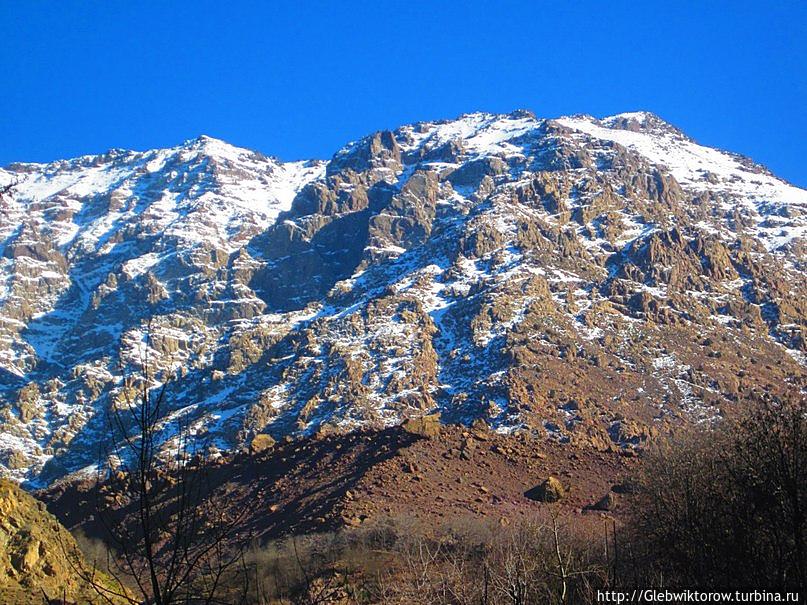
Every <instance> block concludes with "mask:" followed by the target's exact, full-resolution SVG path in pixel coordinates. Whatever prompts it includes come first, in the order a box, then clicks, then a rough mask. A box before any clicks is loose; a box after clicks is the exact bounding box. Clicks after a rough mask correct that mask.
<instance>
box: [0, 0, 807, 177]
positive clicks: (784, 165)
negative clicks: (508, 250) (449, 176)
mask: <svg viewBox="0 0 807 605" xmlns="http://www.w3.org/2000/svg"><path fill="white" fill-rule="evenodd" d="M805 57H807V2H804V1H798V2H784V1H782V2H770V3H768V2H742V1H736V2H722V1H716V0H715V1H708V2H703V1H700V2H674V1H665V2H652V1H650V0H648V1H645V2H637V1H632V2H622V1H620V0H614V1H610V2H582V1H581V2H566V1H557V2H541V1H533V2H515V1H513V2H508V1H501V2H496V1H495V0H486V1H484V2H477V1H474V0H465V1H463V2H414V1H410V2H391V1H390V2H384V1H380V0H377V1H375V2H347V1H345V2H336V1H334V2H321V3H320V2H286V3H280V2H272V1H266V2H237V1H234V0H231V1H229V2H205V1H201V2H180V1H178V0H177V1H172V2H150V1H147V0H143V1H139V2H122V1H109V2H101V1H97V2H96V1H81V2H78V1H76V2H73V1H69V0H61V1H60V2H44V1H36V0H31V1H25V2H22V1H19V0H0V74H2V76H3V79H4V82H5V85H4V86H3V92H2V94H0V165H4V164H7V163H9V162H12V161H16V160H24V161H47V160H52V159H57V158H63V157H71V156H75V155H80V154H86V153H98V152H102V151H104V150H106V149H109V148H111V147H123V148H133V149H145V148H151V147H158V146H171V145H176V144H178V143H180V142H181V141H183V140H185V139H189V138H193V137H195V136H197V135H198V134H202V133H204V134H209V135H211V136H216V137H220V138H223V139H225V140H227V141H229V142H231V143H233V144H236V145H241V146H244V147H251V148H254V149H258V150H260V151H263V152H264V153H267V154H272V155H277V156H280V157H281V158H283V159H299V158H307V157H322V158H327V157H330V156H331V155H332V154H333V152H334V151H336V150H337V149H338V148H339V147H340V146H341V145H343V144H344V143H346V142H347V141H349V140H352V139H355V138H357V137H360V136H362V135H364V134H367V133H369V132H372V131H374V130H378V129H382V128H390V127H394V126H397V125H400V124H403V123H407V122H412V121H417V120H425V119H434V118H448V117H454V116H457V115H459V114H461V113H466V112H471V111H477V110H485V111H492V112H509V111H511V110H513V109H515V108H522V107H524V108H529V109H532V110H533V111H535V112H536V113H537V114H538V115H539V116H546V117H555V116H559V115H564V114H572V113H590V114H593V115H595V116H603V115H609V114H613V113H619V112H622V111H631V110H638V109H646V110H650V111H653V112H655V113H657V114H659V115H661V116H662V117H663V118H665V119H667V120H668V121H670V122H672V123H673V124H675V125H677V126H679V127H680V128H682V129H683V130H684V131H686V132H687V133H688V134H690V135H691V136H693V137H694V138H695V139H697V140H698V141H699V142H701V143H704V144H708V145H713V146H718V147H721V148H724V149H730V150H732V151H737V152H740V153H744V154H746V155H750V156H751V157H753V158H754V159H756V160H757V161H760V162H762V163H764V164H766V165H768V166H769V167H770V168H771V169H772V170H774V172H776V173H777V174H779V175H780V176H783V177H785V178H787V179H789V180H791V181H792V182H794V183H796V184H798V185H801V186H802V187H807V168H806V167H807V162H805V152H804V145H805V143H807V111H806V109H807V67H805Z"/></svg>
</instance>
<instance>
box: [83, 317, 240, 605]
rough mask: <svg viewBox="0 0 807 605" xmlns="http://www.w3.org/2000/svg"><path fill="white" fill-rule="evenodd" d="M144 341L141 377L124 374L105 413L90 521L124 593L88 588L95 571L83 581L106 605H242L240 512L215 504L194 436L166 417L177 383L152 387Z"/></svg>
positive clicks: (207, 463) (178, 419) (204, 455)
mask: <svg viewBox="0 0 807 605" xmlns="http://www.w3.org/2000/svg"><path fill="white" fill-rule="evenodd" d="M150 334H151V330H150V329H149V332H148V334H147V336H146V347H145V352H144V353H141V363H140V367H141V369H140V371H139V372H137V373H131V372H125V371H124V376H125V378H124V383H123V388H122V390H121V397H120V398H119V400H118V401H116V402H113V403H112V404H111V405H110V411H109V414H108V418H107V424H108V430H109V436H108V440H107V441H106V442H105V443H104V444H103V447H102V450H101V453H102V459H101V461H100V463H99V465H98V473H97V480H96V489H95V494H96V510H97V517H98V519H99V521H100V522H101V523H102V524H103V527H104V529H105V532H106V538H107V540H109V542H110V545H111V550H110V554H109V557H108V559H109V560H108V565H107V567H108V573H109V574H110V575H112V576H113V577H114V578H115V580H116V581H117V584H118V585H119V586H122V585H128V586H129V587H130V588H131V589H130V590H121V589H120V588H114V587H110V586H109V585H108V584H104V583H100V582H97V581H93V574H94V571H95V570H94V569H93V570H89V571H90V572H92V573H91V574H85V577H88V579H90V580H91V581H93V586H94V587H95V588H96V591H97V592H98V593H99V595H100V596H101V597H102V598H104V599H105V600H107V601H109V602H116V603H119V602H122V601H123V602H129V603H132V604H134V603H138V604H147V605H180V604H182V605H202V604H204V605H214V604H217V603H225V602H226V603H234V602H243V601H244V600H245V599H246V594H247V590H248V577H249V574H248V573H246V570H245V568H244V565H243V548H244V546H245V545H246V543H247V542H248V536H244V535H241V534H240V531H239V523H240V522H241V521H242V519H243V515H244V514H245V511H244V509H243V508H241V509H240V510H239V509H238V508H237V507H231V506H220V505H218V504H217V503H216V501H215V494H214V483H215V482H214V481H213V477H212V473H213V472H214V470H215V467H214V465H212V464H211V460H210V456H209V450H208V448H207V447H206V444H204V443H201V444H200V443H198V442H197V440H196V439H195V436H194V435H193V434H192V433H191V430H190V426H189V421H188V419H187V417H186V415H184V414H182V413H172V412H173V410H171V407H170V405H169V403H170V402H169V399H170V388H171V386H172V383H173V381H174V380H175V378H174V377H173V376H170V375H168V374H165V375H163V376H161V377H160V378H161V380H159V381H158V380H157V378H156V375H155V372H154V370H153V364H152V363H151V360H150V359H149V353H148V351H149V346H148V344H149V342H148V341H149V339H150ZM121 365H122V367H123V364H121ZM234 585H236V586H238V589H237V590H234V588H233V586H234Z"/></svg>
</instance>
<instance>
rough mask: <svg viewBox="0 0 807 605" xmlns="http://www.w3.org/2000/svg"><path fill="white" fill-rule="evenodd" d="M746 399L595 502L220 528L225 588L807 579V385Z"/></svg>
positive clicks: (684, 435)
mask: <svg viewBox="0 0 807 605" xmlns="http://www.w3.org/2000/svg"><path fill="white" fill-rule="evenodd" d="M747 403H748V404H749V410H750V411H749V412H748V413H746V414H742V415H738V416H737V417H736V418H732V419H727V420H725V421H724V422H723V423H722V424H721V425H719V426H718V427H716V428H711V429H708V430H695V429H687V430H682V431H681V432H679V433H678V434H674V435H670V436H669V437H668V438H665V439H662V438H659V439H657V440H656V441H655V443H654V444H653V445H652V446H651V447H650V448H649V449H648V450H647V452H646V453H645V454H644V455H643V456H642V459H641V464H639V465H638V466H637V467H636V469H637V470H636V472H635V473H634V474H633V476H632V477H630V478H628V479H625V480H623V481H621V482H619V483H617V484H614V485H612V487H611V489H610V491H609V492H608V494H606V495H605V496H603V497H602V498H600V499H599V500H597V501H596V502H595V501H594V500H592V503H593V504H592V505H591V506H590V507H587V510H589V511H593V513H585V514H576V515H573V514H570V511H569V510H568V508H564V507H565V506H567V505H566V503H565V502H564V501H563V500H558V501H554V502H550V501H547V499H544V500H543V501H541V502H540V503H539V504H537V506H538V508H537V509H535V512H534V513H533V514H532V515H531V516H529V517H527V518H520V519H515V520H511V519H509V518H507V517H499V518H496V517H493V516H487V517H486V518H485V519H484V520H480V519H479V518H477V517H471V516H470V515H467V516H463V515H454V516H453V517H452V516H448V515H446V516H443V517H440V516H438V514H437V513H435V514H434V515H433V516H431V517H430V516H428V515H426V516H419V517H415V516H405V515H404V516H402V515H398V516H387V517H384V516H378V517H376V518H373V519H370V520H367V521H366V522H361V523H359V524H357V526H355V527H353V526H351V524H350V523H346V525H347V527H342V528H341V529H337V530H335V531H327V530H324V531H319V532H313V533H306V534H299V533H297V534H294V533H292V534H289V535H287V536H284V537H282V538H279V539H272V540H269V541H265V542H262V543H259V542H256V541H252V542H250V543H246V541H247V540H249V539H250V538H249V532H248V531H247V528H245V527H242V528H239V529H240V530H242V533H241V534H240V536H239V535H235V534H234V535H231V536H227V538H226V540H223V541H222V542H221V543H220V544H221V545H222V548H221V551H220V552H222V553H224V552H226V551H228V550H229V552H230V553H232V552H236V553H237V557H236V558H234V559H232V560H234V561H237V564H236V565H233V566H230V567H223V568H222V569H221V570H220V571H221V573H219V574H218V582H219V585H218V587H217V591H216V596H215V600H213V601H211V602H218V603H233V604H235V603H239V604H240V603H243V604H253V605H297V604H306V605H314V604H320V605H328V604H331V605H381V604H384V605H396V604H397V605H409V604H412V605H414V604H418V605H465V604H467V605H471V604H474V605H476V604H484V605H529V604H538V603H557V604H576V603H593V602H595V599H596V591H597V590H598V589H619V588H627V587H633V586H637V585H641V586H664V587H667V588H671V589H673V588H676V587H693V586H695V587H703V588H710V589H715V588H738V587H742V586H747V585H751V584H752V585H754V586H757V587H771V588H798V587H799V586H802V585H804V584H805V581H807V575H806V574H805V558H804V536H805V531H807V525H806V524H805V511H807V466H805V464H804V462H805V461H807V430H806V429H807V418H806V417H805V407H804V405H803V401H802V399H801V398H800V395H799V394H796V395H794V396H793V397H791V398H790V399H781V398H773V397H769V396H760V397H758V398H756V399H755V400H754V401H753V402H747ZM423 442H424V443H430V444H432V447H433V444H434V442H433V441H432V440H429V439H423ZM495 447H496V448H500V447H501V446H500V445H498V444H496V446H495ZM465 463H466V464H469V465H470V464H474V462H472V461H468V460H466V461H465ZM550 479H556V478H554V477H550V478H548V479H546V480H545V481H544V482H543V483H541V484H540V485H542V486H544V487H546V484H554V482H553V481H550ZM556 480H557V479H556ZM353 497H354V496H352V495H351V498H353ZM228 504H230V503H229V502H226V501H217V505H218V506H219V507H220V508H222V509H226V508H227V505H228ZM614 511H616V512H614ZM272 512H273V511H271V509H270V511H268V513H267V514H271V513H272ZM440 514H442V513H440ZM199 519H200V523H201V524H202V525H204V523H205V522H204V516H200V517H199ZM225 542H226V547H225V546H224V544H225ZM233 548H236V550H231V549H233ZM230 556H232V554H230ZM155 570H156V572H157V573H158V574H162V573H163V571H162V570H161V568H160V567H159V566H157V567H155ZM198 577H202V576H198ZM198 577H197V581H198ZM188 586H191V584H189V585H188ZM193 586H199V585H198V584H196V585H193ZM196 589H197V588H195V587H194V588H192V589H183V590H185V592H184V593H182V591H179V593H182V594H184V595H185V596H188V595H189V594H192V590H196ZM188 590H191V592H189V591H188ZM179 593H178V594H179ZM133 602H138V601H133ZM142 602H149V603H152V602H155V601H154V600H151V601H142ZM163 602H164V603H175V602H176V603H179V602H182V603H185V602H186V601H182V600H180V601H176V600H164V601H163ZM188 602H196V601H193V600H191V601H188ZM199 602H202V601H199Z"/></svg>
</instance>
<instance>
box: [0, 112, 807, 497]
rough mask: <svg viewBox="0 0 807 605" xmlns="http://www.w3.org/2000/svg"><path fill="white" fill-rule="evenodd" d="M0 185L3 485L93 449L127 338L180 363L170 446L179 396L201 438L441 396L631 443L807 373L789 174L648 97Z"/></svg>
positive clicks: (516, 422) (87, 160)
mask: <svg viewBox="0 0 807 605" xmlns="http://www.w3.org/2000/svg"><path fill="white" fill-rule="evenodd" d="M199 147H201V148H202V149H204V150H206V151H204V152H203V151H200V150H199V149H197V148H199ZM79 160H80V161H79ZM15 166H16V167H17V168H14V167H15ZM21 166H24V167H25V169H24V170H23V169H22V168H21ZM12 183H13V184H12ZM0 190H1V191H2V197H0V213H2V214H0V216H2V220H0V367H2V371H3V373H2V375H0V378H2V381H0V384H2V383H6V384H5V386H0V413H1V414H2V417H0V464H2V465H3V467H2V468H3V469H4V470H5V473H6V474H8V475H10V476H12V477H14V478H16V479H18V480H21V479H24V480H28V481H32V482H34V483H36V482H47V481H50V480H51V479H53V478H56V477H58V476H61V475H63V474H64V473H67V472H73V471H76V470H79V469H80V468H82V467H83V466H84V465H86V464H89V463H91V462H92V453H91V451H92V449H93V444H94V443H97V440H98V439H99V438H100V437H101V436H102V435H103V431H102V430H101V429H100V425H99V423H100V419H101V417H102V416H103V413H104V410H106V409H108V408H109V406H110V405H119V404H120V397H121V392H122V389H124V388H126V385H125V383H124V382H123V381H122V377H121V376H120V374H119V372H118V369H117V358H118V352H119V350H120V357H122V358H123V361H124V364H125V365H127V366H128V367H129V368H131V369H132V370H134V371H135V372H136V370H137V368H138V364H139V363H140V361H139V359H138V358H139V357H140V353H142V351H143V350H144V349H145V350H148V351H149V355H150V359H151V360H152V361H153V362H154V363H155V364H156V366H157V367H158V368H159V369H160V370H162V371H168V370H171V371H173V372H179V373H180V374H181V375H182V377H181V378H180V379H179V380H178V381H177V382H176V383H175V384H176V386H177V393H176V401H175V403H174V409H172V411H171V413H170V414H169V415H168V416H167V417H166V432H165V439H166V441H167V442H170V439H171V438H172V437H171V431H170V430H169V428H168V427H169V425H170V424H171V422H173V421H175V420H176V419H177V418H178V417H185V418H188V419H192V420H191V421H192V423H193V425H194V427H195V428H196V429H198V431H199V433H200V438H204V439H205V440H206V441H207V442H208V443H209V444H210V445H212V446H215V447H216V448H219V449H232V448H239V447H246V446H248V444H249V442H250V440H251V439H252V438H253V437H254V436H255V435H256V434H261V433H269V434H272V435H273V436H274V437H281V436H283V435H288V434H313V433H316V432H320V431H329V430H337V431H345V430H352V429H353V428H358V427H362V426H370V427H379V426H389V425H391V424H396V423H398V422H400V421H402V420H403V419H405V418H406V417H409V416H412V415H418V414H423V413H426V412H435V411H439V412H440V413H442V414H443V417H444V419H445V421H447V422H464V423H470V422H472V421H473V420H475V419H478V418H482V419H484V420H485V421H486V422H488V423H490V424H491V425H492V426H493V427H494V428H498V429H499V430H502V431H532V432H534V433H536V434H540V435H541V436H542V437H545V438H549V439H554V440H560V441H562V442H569V443H571V444H572V445H573V446H576V445H579V446H581V447H595V448H606V449H607V448H612V447H615V448H619V449H622V450H624V451H632V450H633V449H636V448H640V447H642V446H643V445H644V444H645V443H646V442H647V441H648V439H650V438H651V437H652V434H653V433H654V432H655V431H658V430H660V429H663V428H664V427H665V426H668V424H669V423H673V424H674V423H675V422H680V421H712V420H713V419H715V418H717V417H719V416H721V415H725V414H727V413H731V409H732V407H734V406H736V405H737V402H738V401H740V400H741V399H742V394H743V392H744V390H746V389H754V388H801V387H798V386H797V385H798V383H799V381H801V380H802V379H803V376H804V340H803V336H802V334H803V324H804V318H805V310H804V305H803V303H802V302H800V300H803V299H804V296H803V293H804V273H803V266H804V254H805V233H807V231H806V229H807V227H806V226H805V225H806V223H805V218H804V213H805V209H807V191H804V190H801V189H798V188H796V187H793V186H791V185H789V184H787V183H785V182H784V181H782V180H781V179H778V178H776V177H774V176H772V175H771V174H770V172H769V171H767V169H764V167H761V166H759V165H757V164H754V163H751V162H748V161H746V160H744V159H742V158H740V157H739V156H736V155H733V154H729V153H725V152H720V151H717V150H714V149H711V148H707V147H703V146H700V145H698V144H697V143H695V142H694V141H692V140H691V139H689V138H688V137H686V135H684V134H683V133H682V132H681V131H679V130H678V129H676V128H675V127H674V126H671V125H669V124H667V123H666V122H664V121H663V120H661V119H660V118H658V117H657V116H654V115H653V114H650V113H648V112H629V113H624V114H617V115H615V116H610V117H608V118H603V119H601V120H597V119H595V118H591V117H590V116H571V117H562V118H558V119H540V118H537V117H535V116H534V114H531V113H530V112H527V111H524V110H519V111H516V112H512V113H510V114H487V113H472V114H464V115H463V116H460V117H459V118H457V119H455V120H443V121H432V122H419V123H415V124H410V125H405V126H402V127H400V128H398V129H396V130H395V131H380V132H377V133H373V134H371V135H368V136H367V137H364V138H361V139H358V140H357V141H353V142H351V143H349V144H347V145H345V146H344V147H343V148H342V149H340V150H338V151H337V152H336V153H335V154H334V156H333V157H332V158H331V160H329V161H327V162H321V161H305V162H286V163H283V162H279V161H278V160H275V159H273V158H271V157H268V156H264V155H263V154H259V153H257V152H251V151H249V150H243V149H240V148H236V147H233V146H231V145H229V144H226V143H224V142H221V141H218V140H217V139H213V138H211V137H206V136H200V137H197V138H196V139H191V140H190V141H188V142H185V143H183V144H182V145H180V146H177V147H173V148H168V149H163V150H149V151H145V152H122V153H120V154H119V153H117V152H116V153H112V152H107V154H102V155H99V156H82V157H81V158H77V159H75V160H65V161H61V162H54V163H50V164H25V165H17V164H12V165H10V166H9V167H6V168H5V169H2V170H0ZM149 331H150V332H151V333H150V334H146V332H149ZM704 334H709V336H704ZM706 341H710V343H709V344H703V343H704V342H706ZM704 349H709V351H708V352H709V353H710V354H714V356H712V357H708V356H707V357H704V358H703V359H705V360H706V362H704V361H702V360H700V357H699V356H701V357H702V356H703V355H704V354H705V352H704ZM751 359H755V360H756V362H757V363H753V362H751ZM761 359H765V360H766V362H767V365H770V366H771V368H774V369H773V370H768V371H767V374H768V375H767V376H766V375H763V374H765V372H762V371H761V370H762V369H764V365H765V364H762V367H756V366H758V365H759V361H760V360H761ZM739 373H743V374H744V375H741V376H740V378H739V380H738V378H737V375H738V374H739ZM561 378H563V380H561ZM32 385H33V386H32ZM777 385H778V386H777ZM116 398H117V399H116ZM116 401H118V403H117V404H116V403H115V402H116ZM687 418H689V420H686V419H687Z"/></svg>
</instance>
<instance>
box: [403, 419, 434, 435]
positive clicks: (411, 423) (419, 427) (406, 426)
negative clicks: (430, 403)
mask: <svg viewBox="0 0 807 605" xmlns="http://www.w3.org/2000/svg"><path fill="white" fill-rule="evenodd" d="M402 428H403V430H405V431H406V432H407V433H411V434H413V435H418V436H420V437H426V438H432V437H437V436H439V435H440V414H439V413H438V414H427V415H426V416H420V417H418V418H409V419H408V420H406V421H405V422H404V423H403V425H402Z"/></svg>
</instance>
